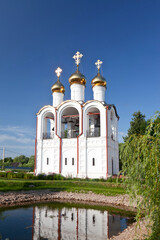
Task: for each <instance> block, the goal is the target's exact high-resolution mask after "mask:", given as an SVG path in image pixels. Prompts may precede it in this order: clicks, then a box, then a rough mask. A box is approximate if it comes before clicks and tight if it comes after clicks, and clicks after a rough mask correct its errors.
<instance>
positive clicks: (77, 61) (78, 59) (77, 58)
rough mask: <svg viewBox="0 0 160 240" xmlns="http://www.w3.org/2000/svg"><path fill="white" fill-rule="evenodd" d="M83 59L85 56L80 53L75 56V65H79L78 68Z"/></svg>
mask: <svg viewBox="0 0 160 240" xmlns="http://www.w3.org/2000/svg"><path fill="white" fill-rule="evenodd" d="M82 57H83V54H82V53H80V52H76V54H75V55H74V56H73V58H74V59H75V63H76V64H77V67H78V66H79V64H80V59H81V58H82Z"/></svg>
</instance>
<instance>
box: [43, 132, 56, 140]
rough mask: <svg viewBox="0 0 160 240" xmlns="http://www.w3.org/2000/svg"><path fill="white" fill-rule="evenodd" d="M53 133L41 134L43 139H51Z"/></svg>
mask: <svg viewBox="0 0 160 240" xmlns="http://www.w3.org/2000/svg"><path fill="white" fill-rule="evenodd" d="M53 138H54V133H53V132H52V133H43V139H53Z"/></svg>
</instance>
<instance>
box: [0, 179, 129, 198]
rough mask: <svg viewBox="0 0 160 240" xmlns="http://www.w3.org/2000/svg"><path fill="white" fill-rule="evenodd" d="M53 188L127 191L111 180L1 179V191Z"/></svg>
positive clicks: (102, 191) (83, 190)
mask: <svg viewBox="0 0 160 240" xmlns="http://www.w3.org/2000/svg"><path fill="white" fill-rule="evenodd" d="M31 189H32V190H39V189H52V191H55V192H56V191H57V192H58V191H67V192H83V193H87V192H93V193H97V194H104V195H107V196H115V195H117V194H124V193H125V186H124V185H123V184H118V183H109V182H88V181H73V180H24V179H21V180H19V179H14V180H8V179H4V178H3V179H0V191H20V190H31Z"/></svg>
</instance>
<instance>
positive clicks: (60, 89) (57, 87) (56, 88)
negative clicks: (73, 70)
mask: <svg viewBox="0 0 160 240" xmlns="http://www.w3.org/2000/svg"><path fill="white" fill-rule="evenodd" d="M51 90H52V93H54V92H60V93H64V92H65V88H64V86H63V84H62V83H61V82H60V81H59V78H58V80H57V82H55V83H54V84H53V86H52V87H51Z"/></svg>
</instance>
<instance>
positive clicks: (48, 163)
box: [34, 52, 119, 179]
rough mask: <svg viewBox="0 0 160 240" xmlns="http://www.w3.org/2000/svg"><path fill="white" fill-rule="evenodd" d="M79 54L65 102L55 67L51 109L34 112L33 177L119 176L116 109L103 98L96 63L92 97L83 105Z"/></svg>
mask: <svg viewBox="0 0 160 240" xmlns="http://www.w3.org/2000/svg"><path fill="white" fill-rule="evenodd" d="M82 56H83V55H82V54H81V53H79V52H77V53H76V54H75V55H74V56H73V58H74V59H75V63H76V66H77V70H76V72H75V73H73V74H72V75H71V76H70V78H69V84H70V90H71V99H70V100H66V101H64V94H65V88H64V86H63V84H62V83H61V81H60V75H61V72H62V69H60V68H57V70H56V71H55V72H56V74H57V81H56V82H55V83H54V84H53V86H52V87H51V90H52V96H53V105H47V106H44V107H42V108H41V109H40V110H39V112H38V113H37V131H36V141H35V170H34V171H35V174H36V175H38V174H40V173H44V174H53V173H59V174H62V175H63V176H66V177H67V176H70V177H79V178H86V177H88V178H105V179H106V178H108V177H110V176H112V175H115V174H118V172H119V154H118V120H119V116H118V114H117V111H116V107H115V106H114V105H113V104H108V103H107V102H106V100H105V99H106V97H105V94H106V88H107V86H106V85H107V83H106V80H105V78H104V77H103V76H102V75H101V72H100V67H101V64H102V61H100V60H97V62H96V63H95V64H96V66H97V69H98V73H97V75H96V76H95V77H94V78H93V79H92V81H91V85H92V91H93V99H91V100H89V101H87V102H85V85H86V77H85V76H84V75H83V74H82V73H81V72H80V70H79V64H80V60H81V58H82Z"/></svg>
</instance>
